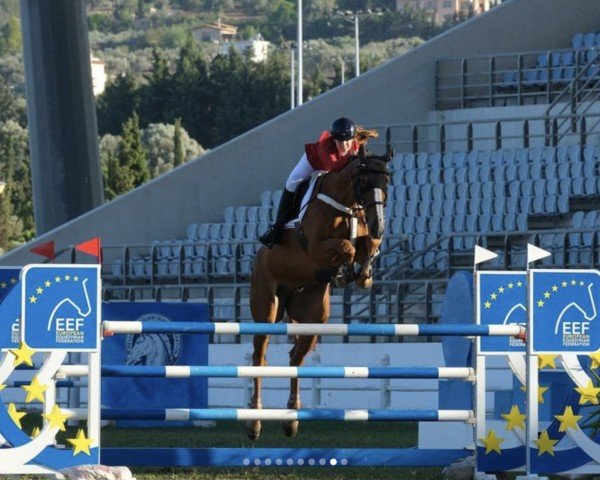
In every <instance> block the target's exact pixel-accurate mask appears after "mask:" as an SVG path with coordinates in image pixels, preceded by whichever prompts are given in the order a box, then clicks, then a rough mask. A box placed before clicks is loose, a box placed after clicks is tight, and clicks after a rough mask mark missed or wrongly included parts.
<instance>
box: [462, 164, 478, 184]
mask: <svg viewBox="0 0 600 480" xmlns="http://www.w3.org/2000/svg"><path fill="white" fill-rule="evenodd" d="M465 169H466V171H467V182H469V183H472V182H478V181H479V169H478V168H469V167H465Z"/></svg>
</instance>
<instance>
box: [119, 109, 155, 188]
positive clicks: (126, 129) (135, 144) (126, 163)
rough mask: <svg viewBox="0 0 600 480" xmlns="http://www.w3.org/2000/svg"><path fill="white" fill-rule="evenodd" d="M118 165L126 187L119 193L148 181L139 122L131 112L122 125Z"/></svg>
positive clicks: (135, 114)
mask: <svg viewBox="0 0 600 480" xmlns="http://www.w3.org/2000/svg"><path fill="white" fill-rule="evenodd" d="M119 165H120V167H121V169H122V171H121V177H122V178H123V185H124V186H125V187H127V189H126V190H124V191H121V192H119V193H125V191H129V190H131V189H133V188H136V187H139V186H140V185H142V184H143V183H145V182H147V181H148V180H150V171H149V170H148V161H147V160H146V151H145V150H144V147H143V145H142V132H141V130H140V120H139V117H138V114H137V113H136V112H133V115H132V116H131V118H129V119H128V120H127V121H126V122H125V123H124V124H123V132H122V135H121V142H120V144H119Z"/></svg>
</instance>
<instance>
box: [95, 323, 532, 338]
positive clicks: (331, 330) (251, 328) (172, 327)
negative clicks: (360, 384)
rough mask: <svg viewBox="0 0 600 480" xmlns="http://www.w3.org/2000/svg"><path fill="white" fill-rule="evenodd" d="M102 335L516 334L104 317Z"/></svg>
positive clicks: (514, 330)
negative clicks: (119, 319) (161, 320)
mask: <svg viewBox="0 0 600 480" xmlns="http://www.w3.org/2000/svg"><path fill="white" fill-rule="evenodd" d="M103 328H104V335H105V336H107V335H112V334H124V333H128V334H140V333H203V334H230V335H382V336H428V335H445V336H517V335H520V334H521V333H523V332H524V327H521V326H519V325H472V324H464V325H460V324H455V325H428V324H416V325H392V324H358V323H352V324H331V325H328V324H320V323H313V324H310V323H304V324H302V323H275V324H272V323H211V322H138V321H114V320H111V321H105V322H103Z"/></svg>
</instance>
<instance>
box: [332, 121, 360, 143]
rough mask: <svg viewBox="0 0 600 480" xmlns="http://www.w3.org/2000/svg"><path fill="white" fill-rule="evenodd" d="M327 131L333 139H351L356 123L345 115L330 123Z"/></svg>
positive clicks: (354, 132) (354, 133)
mask: <svg viewBox="0 0 600 480" xmlns="http://www.w3.org/2000/svg"><path fill="white" fill-rule="evenodd" d="M329 133H330V134H331V136H332V137H333V138H334V139H335V140H340V141H342V142H343V141H344V140H352V139H353V138H354V136H355V135H356V125H354V122H353V121H352V120H350V119H349V118H346V117H340V118H338V119H337V120H335V121H334V122H333V123H332V124H331V129H330V130H329Z"/></svg>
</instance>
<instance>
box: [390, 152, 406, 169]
mask: <svg viewBox="0 0 600 480" xmlns="http://www.w3.org/2000/svg"><path fill="white" fill-rule="evenodd" d="M403 158H404V157H403V155H402V154H401V153H397V154H396V155H394V158H392V161H391V162H390V170H391V171H392V172H395V171H398V170H402V169H404V164H403Z"/></svg>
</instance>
